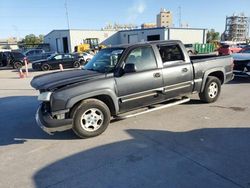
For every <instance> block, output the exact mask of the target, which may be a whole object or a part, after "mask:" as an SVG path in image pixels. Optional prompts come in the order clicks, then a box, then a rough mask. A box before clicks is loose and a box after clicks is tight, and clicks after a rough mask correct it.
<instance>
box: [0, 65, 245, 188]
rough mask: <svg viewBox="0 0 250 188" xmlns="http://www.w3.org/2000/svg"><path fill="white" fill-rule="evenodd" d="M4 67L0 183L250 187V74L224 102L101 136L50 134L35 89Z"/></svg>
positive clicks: (133, 122) (146, 118) (177, 109)
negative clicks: (41, 121) (38, 117)
mask: <svg viewBox="0 0 250 188" xmlns="http://www.w3.org/2000/svg"><path fill="white" fill-rule="evenodd" d="M41 73H43V72H39V73H38V72H31V73H30V77H29V78H26V79H18V74H17V73H16V72H15V71H12V70H0V187H1V188H6V187H20V188H22V187H24V188H27V187H89V188H95V187H97V188H99V187H100V188H103V187H104V188H112V187H114V188H117V187H119V188H123V187H124V188H129V187H138V188H139V187H143V188H144V187H145V188H147V187H148V188H152V187H157V188H159V187H164V188H166V187H169V188H195V187H197V188H201V187H203V188H211V187H213V188H217V187H218V188H234V187H235V188H237V187H238V188H239V187H240V188H243V187H244V188H250V100H249V97H250V79H236V80H234V81H232V82H230V83H229V84H226V85H224V86H223V87H222V93H221V96H220V98H219V100H218V101H217V102H216V103H213V104H203V103H201V102H200V101H199V100H198V97H197V96H196V95H194V96H193V97H192V100H191V101H190V102H188V103H186V104H183V105H178V106H174V107H171V108H167V109H163V110H159V111H155V112H152V113H148V114H144V115H140V116H137V117H133V118H130V119H125V120H121V121H114V122H112V123H111V124H110V126H109V127H108V129H107V130H106V131H105V132H104V133H103V134H102V135H100V136H98V137H95V138H90V139H78V138H77V137H76V136H75V135H74V133H73V132H72V131H66V132H62V133H57V134H55V135H52V136H50V135H47V134H46V133H44V132H43V131H42V130H41V129H40V128H39V127H38V126H37V125H36V123H35V112H36V109H37V106H38V104H39V103H38V101H37V94H38V92H37V91H35V90H33V89H32V88H31V87H30V85H29V82H30V80H31V79H32V76H34V75H38V74H41Z"/></svg>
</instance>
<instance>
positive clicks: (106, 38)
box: [44, 29, 117, 53]
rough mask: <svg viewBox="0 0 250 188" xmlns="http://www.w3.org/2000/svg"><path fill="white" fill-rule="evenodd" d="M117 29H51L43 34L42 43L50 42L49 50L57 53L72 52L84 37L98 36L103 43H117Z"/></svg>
mask: <svg viewBox="0 0 250 188" xmlns="http://www.w3.org/2000/svg"><path fill="white" fill-rule="evenodd" d="M116 35H117V31H110V30H80V29H70V30H53V31H51V32H50V33H48V34H47V35H45V36H44V43H48V44H50V49H51V51H55V52H59V53H68V52H74V48H75V46H77V45H79V44H82V43H83V42H84V40H85V39H86V38H98V39H99V42H100V43H102V44H104V45H110V44H116V43H117V36H116Z"/></svg>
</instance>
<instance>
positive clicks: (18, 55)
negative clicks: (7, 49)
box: [12, 52, 25, 58]
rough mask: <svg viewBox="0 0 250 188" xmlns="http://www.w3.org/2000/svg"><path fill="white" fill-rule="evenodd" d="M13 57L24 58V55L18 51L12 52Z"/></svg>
mask: <svg viewBox="0 0 250 188" xmlns="http://www.w3.org/2000/svg"><path fill="white" fill-rule="evenodd" d="M12 55H13V57H15V58H24V57H25V56H24V55H23V54H22V53H20V52H12Z"/></svg>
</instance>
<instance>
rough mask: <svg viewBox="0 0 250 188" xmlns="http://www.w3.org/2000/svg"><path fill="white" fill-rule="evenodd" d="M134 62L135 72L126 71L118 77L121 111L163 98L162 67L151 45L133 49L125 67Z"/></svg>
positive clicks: (116, 79)
mask: <svg viewBox="0 0 250 188" xmlns="http://www.w3.org/2000/svg"><path fill="white" fill-rule="evenodd" d="M127 64H128V65H131V64H133V66H134V67H135V71H134V72H125V73H124V74H123V75H122V76H120V77H116V78H115V81H116V85H117V90H118V97H119V107H120V112H126V111H129V110H131V109H135V108H140V107H143V106H147V105H150V104H153V103H156V102H159V101H161V100H162V99H163V96H162V94H161V93H162V87H163V78H162V69H161V68H158V64H157V61H156V58H155V55H154V51H153V49H152V47H151V46H146V47H145V46H143V47H137V48H135V49H133V50H131V51H130V52H129V54H128V56H127V58H126V60H125V63H124V65H123V68H125V67H126V66H127Z"/></svg>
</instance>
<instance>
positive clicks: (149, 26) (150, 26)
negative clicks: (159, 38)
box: [141, 23, 156, 29]
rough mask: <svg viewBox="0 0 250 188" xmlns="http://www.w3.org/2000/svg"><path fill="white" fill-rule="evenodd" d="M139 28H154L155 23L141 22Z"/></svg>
mask: <svg viewBox="0 0 250 188" xmlns="http://www.w3.org/2000/svg"><path fill="white" fill-rule="evenodd" d="M141 28H142V29H148V28H156V24H155V23H143V24H141Z"/></svg>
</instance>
